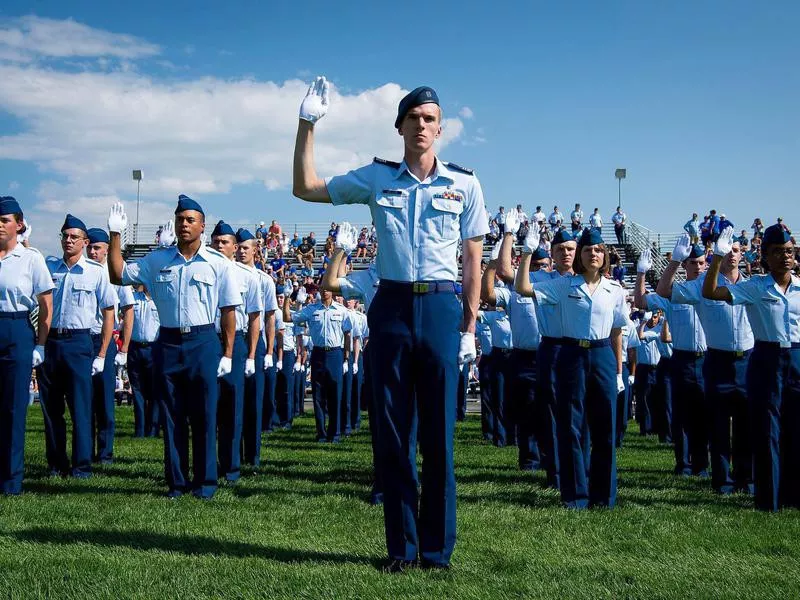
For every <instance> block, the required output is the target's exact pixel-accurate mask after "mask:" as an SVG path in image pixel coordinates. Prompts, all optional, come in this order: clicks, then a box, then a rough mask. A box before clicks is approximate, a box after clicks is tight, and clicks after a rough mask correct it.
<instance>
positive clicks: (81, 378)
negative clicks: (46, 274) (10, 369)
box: [38, 215, 116, 477]
mask: <svg viewBox="0 0 800 600" xmlns="http://www.w3.org/2000/svg"><path fill="white" fill-rule="evenodd" d="M88 243H89V241H88V236H87V231H86V225H84V224H83V221H81V220H80V219H78V218H76V217H73V216H72V215H67V218H66V219H65V220H64V225H63V226H62V227H61V247H62V248H63V249H64V254H63V256H62V258H56V257H55V256H49V257H48V258H47V261H46V262H47V268H48V269H49V270H50V274H51V276H52V278H53V283H54V284H55V286H56V287H55V290H54V291H53V322H52V325H51V328H50V335H49V336H48V338H47V345H46V346H45V352H46V355H47V360H46V361H45V362H44V364H42V365H41V366H40V367H39V372H38V376H39V393H40V397H41V405H42V413H43V414H44V430H45V442H46V448H47V466H48V468H49V469H50V473H51V475H58V474H66V473H68V472H69V461H68V459H67V432H66V423H65V422H64V400H65V399H66V403H67V406H68V407H69V412H70V415H71V416H72V475H73V476H74V477H89V476H90V475H91V474H92V467H91V462H92V377H93V376H94V375H97V374H99V373H102V372H103V369H104V368H105V361H106V350H107V348H108V345H109V343H110V342H111V336H112V334H113V332H114V305H115V303H116V297H115V296H114V291H113V290H112V289H111V286H110V285H109V282H108V278H107V277H106V276H105V275H104V274H103V266H102V265H101V264H99V263H97V262H95V261H93V260H91V259H88V258H84V256H83V250H84V248H86V245H87V244H88ZM98 311H100V312H102V315H103V324H102V327H101V340H100V345H99V347H98V349H97V351H96V352H95V349H94V346H93V344H92V337H91V335H90V330H91V328H92V325H93V324H94V323H95V320H96V318H97V314H98ZM92 357H94V360H92Z"/></svg>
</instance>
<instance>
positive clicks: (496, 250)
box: [490, 242, 503, 260]
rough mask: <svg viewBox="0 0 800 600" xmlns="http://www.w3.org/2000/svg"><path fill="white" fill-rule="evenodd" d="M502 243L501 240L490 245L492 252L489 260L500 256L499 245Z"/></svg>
mask: <svg viewBox="0 0 800 600" xmlns="http://www.w3.org/2000/svg"><path fill="white" fill-rule="evenodd" d="M502 243H503V242H497V243H496V244H495V245H494V246H493V247H492V254H491V256H490V258H491V260H497V259H498V258H499V257H500V245H501V244H502Z"/></svg>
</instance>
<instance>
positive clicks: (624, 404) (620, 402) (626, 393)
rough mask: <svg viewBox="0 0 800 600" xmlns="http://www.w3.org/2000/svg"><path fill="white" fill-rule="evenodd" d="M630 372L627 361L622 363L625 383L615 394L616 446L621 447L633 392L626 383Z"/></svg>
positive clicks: (626, 427)
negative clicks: (622, 388)
mask: <svg viewBox="0 0 800 600" xmlns="http://www.w3.org/2000/svg"><path fill="white" fill-rule="evenodd" d="M630 374H631V372H630V371H629V370H628V363H626V362H624V363H622V381H623V383H624V384H625V389H624V390H622V391H621V392H620V393H619V394H617V440H616V446H617V448H621V447H622V440H624V439H625V431H626V430H627V429H628V418H629V417H628V415H629V413H628V404H629V402H630V401H629V398H630V395H631V394H632V393H633V392H632V390H631V386H630V384H629V383H628V377H630Z"/></svg>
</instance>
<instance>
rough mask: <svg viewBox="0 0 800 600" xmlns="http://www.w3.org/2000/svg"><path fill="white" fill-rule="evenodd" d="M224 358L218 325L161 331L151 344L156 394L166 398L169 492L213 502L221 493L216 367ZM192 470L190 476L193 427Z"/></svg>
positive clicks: (166, 468) (166, 450) (166, 452)
mask: <svg viewBox="0 0 800 600" xmlns="http://www.w3.org/2000/svg"><path fill="white" fill-rule="evenodd" d="M220 356H222V347H221V344H220V341H219V336H218V335H217V333H216V331H214V324H213V323H212V324H210V325H203V326H201V327H199V328H196V329H195V331H193V332H192V333H189V334H180V333H175V332H174V331H173V330H166V329H165V328H163V327H162V328H161V330H160V333H159V338H158V341H157V342H156V344H155V345H154V346H153V364H154V366H155V371H156V384H157V385H158V392H157V393H158V395H159V397H160V398H161V399H162V402H163V405H162V408H163V416H162V426H163V427H164V473H165V476H166V479H167V486H168V487H169V490H170V492H175V493H180V492H185V491H188V490H189V489H191V490H192V492H193V493H194V494H195V495H196V496H198V497H201V498H210V497H211V496H213V495H214V492H216V490H217V404H218V400H219V384H218V382H217V367H218V365H219V359H220ZM190 428H191V435H192V467H193V468H192V470H193V474H194V480H191V479H190V477H189V429H190Z"/></svg>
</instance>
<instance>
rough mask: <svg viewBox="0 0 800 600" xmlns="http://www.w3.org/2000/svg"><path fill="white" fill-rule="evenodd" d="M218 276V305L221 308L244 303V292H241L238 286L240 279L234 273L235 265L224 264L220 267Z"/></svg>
mask: <svg viewBox="0 0 800 600" xmlns="http://www.w3.org/2000/svg"><path fill="white" fill-rule="evenodd" d="M218 277H219V292H218V294H219V295H218V300H217V306H219V308H228V307H230V306H239V305H240V304H242V294H241V293H240V292H239V289H238V286H237V282H238V280H237V278H236V276H235V275H234V273H233V265H232V264H223V265H222V266H221V267H220V271H219V274H218Z"/></svg>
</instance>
